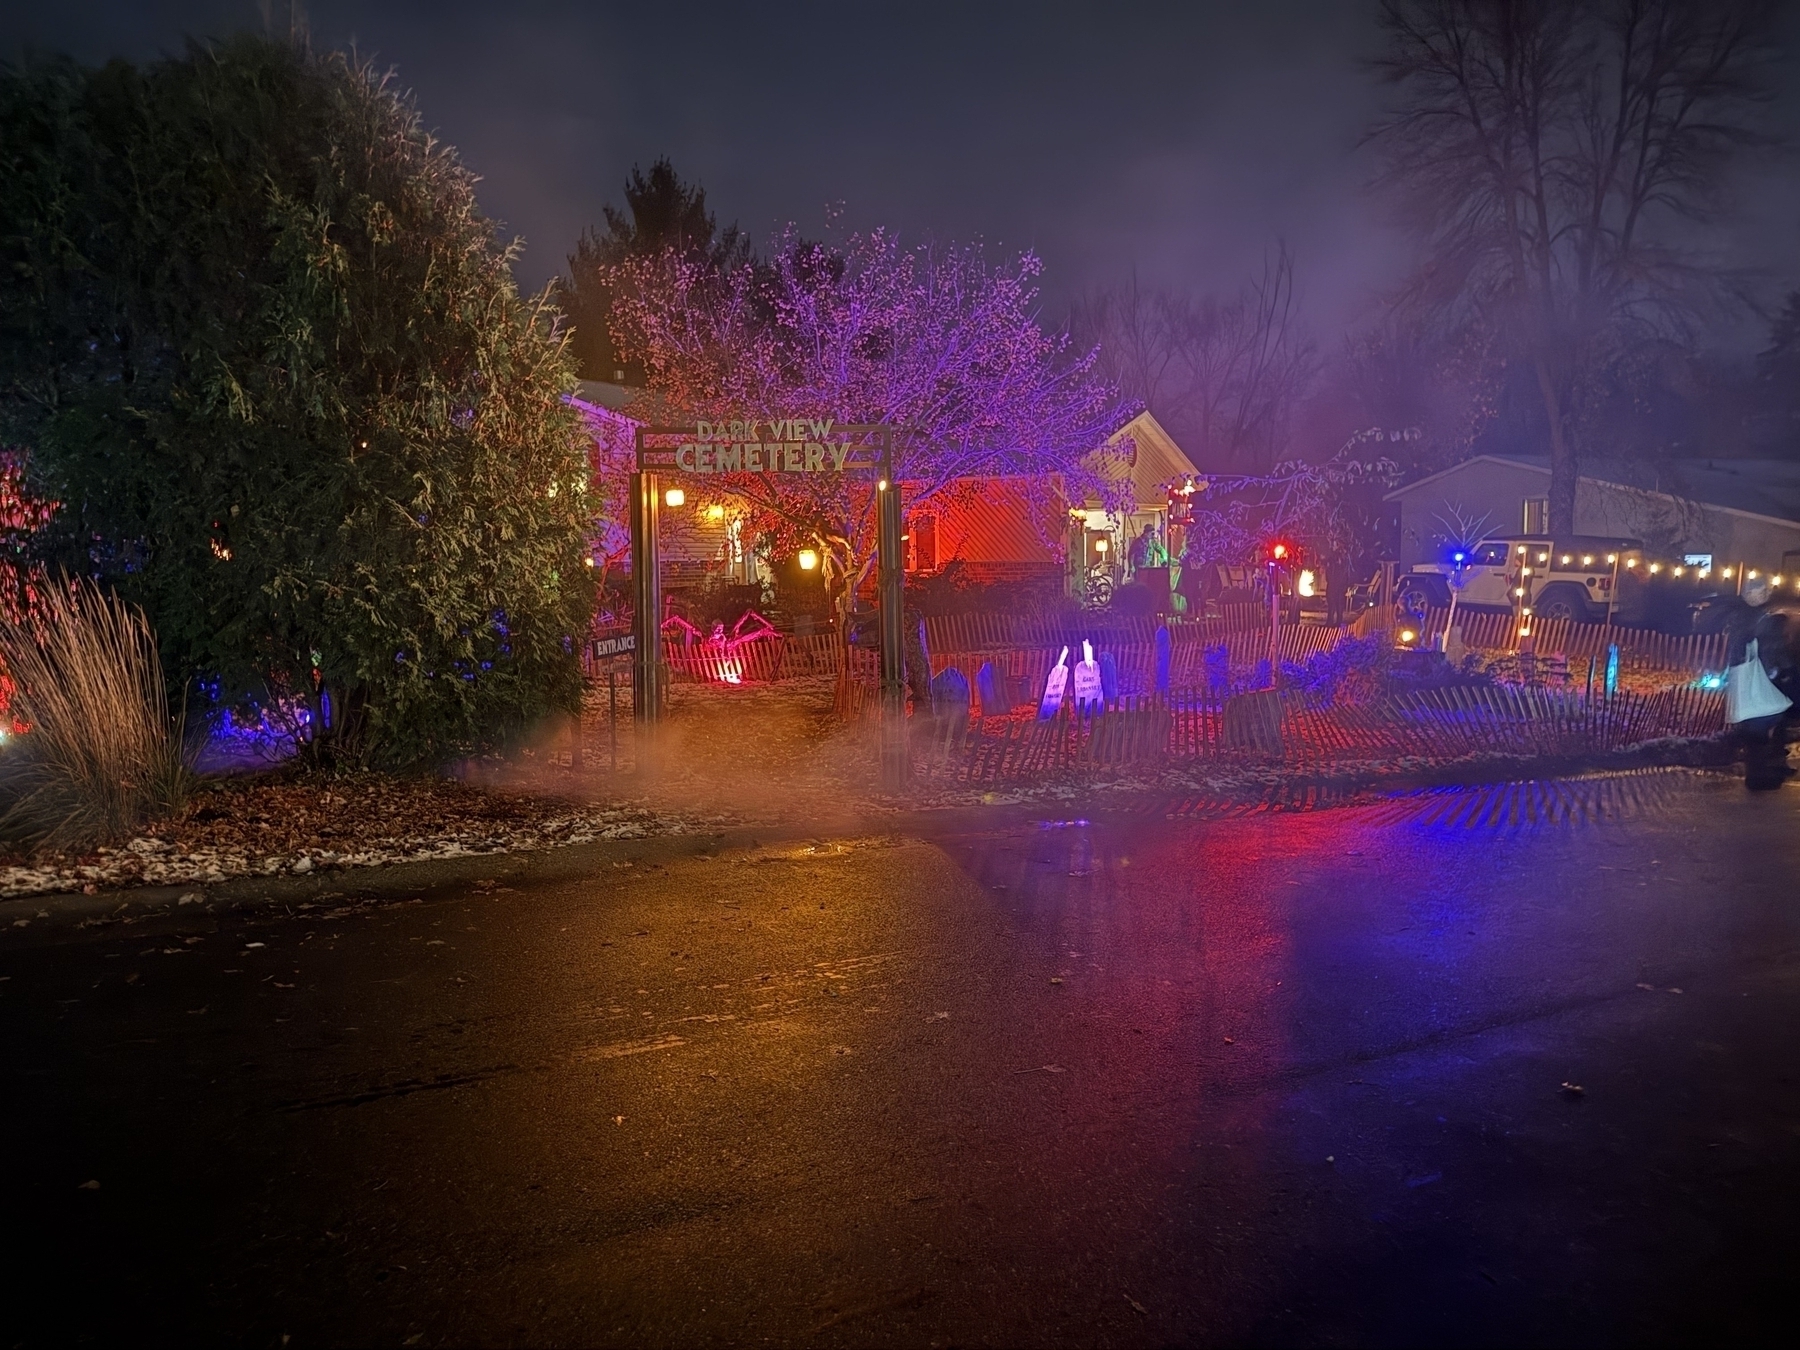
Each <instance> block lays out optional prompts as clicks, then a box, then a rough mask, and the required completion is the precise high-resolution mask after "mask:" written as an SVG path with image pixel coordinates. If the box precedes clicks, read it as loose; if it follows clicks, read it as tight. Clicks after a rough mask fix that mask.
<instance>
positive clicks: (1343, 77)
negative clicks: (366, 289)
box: [0, 0, 1800, 345]
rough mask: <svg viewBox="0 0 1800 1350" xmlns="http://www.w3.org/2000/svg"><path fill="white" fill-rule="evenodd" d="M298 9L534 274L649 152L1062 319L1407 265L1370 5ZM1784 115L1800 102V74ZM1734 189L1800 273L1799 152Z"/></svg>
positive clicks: (743, 214) (1730, 241)
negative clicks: (1016, 289)
mask: <svg viewBox="0 0 1800 1350" xmlns="http://www.w3.org/2000/svg"><path fill="white" fill-rule="evenodd" d="M297 7H298V8H299V9H300V10H301V11H302V14H303V19H304V22H305V24H306V25H307V27H308V28H309V29H310V32H311V34H312V37H313V40H314V42H315V43H316V44H318V45H321V46H334V47H350V46H354V47H355V49H356V50H358V51H360V52H362V53H364V54H366V55H368V56H370V57H372V58H373V59H374V60H375V61H376V62H377V63H378V64H380V65H382V66H384V67H387V66H392V67H393V68H394V69H395V70H396V72H397V75H398V78H399V80H400V81H401V83H402V84H404V85H405V86H407V87H409V88H411V89H412V90H414V91H415V92H416V94H417V96H418V100H419V104H420V106H421V108H422V109H423V111H424V115H425V119H426V122H427V124H428V125H429V126H431V127H434V128H436V129H437V130H438V131H439V132H440V133H441V134H442V135H443V136H444V137H445V138H446V139H448V140H449V141H451V142H452V143H453V144H455V145H456V146H457V147H458V148H459V149H460V150H461V152H462V154H463V156H464V158H465V160H466V161H467V162H468V163H469V164H470V165H471V166H473V168H474V169H475V170H476V171H477V172H479V173H480V174H481V175H482V177H483V179H484V180H485V181H484V183H483V186H482V189H481V198H482V202H483V204H484V206H485V207H486V209H487V210H488V211H489V212H490V214H492V215H494V216H495V217H497V218H498V219H499V220H501V221H502V222H503V223H504V227H505V228H506V229H507V230H508V231H510V232H513V233H516V234H519V235H522V236H523V237H524V240H525V251H524V254H523V256H522V257H521V259H520V262H519V267H518V273H519V279H520V281H521V283H522V284H524V285H526V286H527V287H535V286H537V285H539V284H541V283H542V282H543V281H545V280H546V279H547V278H549V277H550V276H551V275H553V274H554V273H556V272H557V271H559V270H560V269H561V268H562V266H563V260H564V258H565V256H566V254H567V253H568V251H569V249H570V248H571V246H572V245H573V243H574V241H575V239H576V237H577V236H578V235H579V233H580V231H581V230H582V229H583V227H584V226H586V225H588V224H590V223H592V222H594V221H596V220H598V219H599V217H600V211H601V207H602V206H603V205H604V204H605V203H607V202H609V201H612V202H617V201H619V188H620V183H621V181H622V180H623V179H624V177H625V175H626V174H627V173H628V172H629V171H630V169H631V167H632V166H633V165H634V164H641V165H645V166H648V164H649V163H650V162H651V161H652V160H654V159H655V158H656V157H657V156H659V155H664V154H666V155H669V156H670V157H671V158H672V159H673V160H674V163H675V165H676V167H677V169H678V170H679V171H680V172H681V173H682V174H683V175H684V176H686V177H690V178H694V179H698V180H699V181H700V182H701V183H703V184H704V186H705V187H706V188H707V190H708V193H709V195H710V198H711V201H712V202H713V204H714V205H715V206H716V208H717V209H718V211H719V212H720V214H721V216H722V217H724V218H725V219H736V220H737V221H739V222H740V223H741V224H742V225H743V226H744V227H745V228H746V229H748V230H749V231H750V232H751V233H752V235H753V236H755V237H756V238H757V239H758V240H762V239H765V238H766V237H767V236H768V235H769V233H770V232H772V231H773V230H775V229H776V228H778V227H779V226H780V225H781V224H782V223H783V222H785V221H788V220H796V221H798V222H799V224H800V225H801V226H802V227H803V228H804V229H805V230H807V231H808V232H809V233H812V234H816V235H817V234H828V233H829V231H830V230H832V229H834V228H836V229H855V228H861V227H865V226H870V225H876V224H882V225H889V226H893V227H897V228H899V229H901V230H902V231H904V232H906V233H907V234H909V235H917V234H920V233H926V232H929V233H934V234H937V235H940V236H948V237H953V238H971V237H981V238H984V239H986V240H988V241H990V242H991V243H995V244H999V245H1004V246H1007V247H1018V246H1029V247H1032V248H1035V249H1036V250H1038V251H1039V252H1040V253H1041V254H1042V255H1043V257H1044V259H1045V262H1046V263H1047V265H1048V272H1047V275H1046V277H1045V278H1044V291H1045V301H1046V310H1047V312H1048V313H1049V314H1050V315H1051V316H1052V317H1059V316H1060V314H1061V313H1062V312H1063V310H1064V308H1065V306H1066V303H1067V301H1068V300H1069V298H1070V297H1072V296H1074V295H1076V294H1079V293H1081V292H1082V291H1084V290H1086V289H1088V288H1091V287H1096V286H1103V285H1108V284H1111V283H1115V282H1118V281H1121V280H1124V279H1125V278H1127V277H1129V276H1130V275H1131V274H1132V273H1133V271H1135V272H1136V274H1137V276H1138V277H1139V278H1140V280H1143V281H1145V282H1149V283H1171V284H1177V285H1182V286H1187V287H1191V288H1194V289H1197V290H1202V291H1205V290H1212V289H1219V290H1226V289H1233V288H1235V287H1236V285H1237V284H1238V283H1239V282H1240V281H1241V280H1242V279H1243V277H1244V276H1245V275H1246V273H1248V272H1249V271H1250V270H1252V269H1253V268H1255V267H1256V266H1257V265H1258V264H1259V262H1260V260H1261V258H1262V255H1263V253H1264V251H1265V249H1266V248H1267V247H1268V245H1269V244H1270V242H1271V240H1272V239H1274V238H1275V237H1276V236H1281V237H1284V238H1285V239H1286V240H1287V241H1288V243H1289V245H1290V246H1291V247H1292V249H1293V250H1294V252H1295V255H1296V258H1297V264H1298V267H1297V270H1298V274H1299V281H1300V286H1301V290H1302V293H1303V296H1304V300H1305V305H1306V310H1307V313H1308V316H1309V318H1310V320H1311V322H1312V323H1313V325H1314V326H1315V328H1316V331H1318V332H1320V333H1321V334H1322V335H1330V334H1332V333H1333V332H1335V331H1337V330H1340V329H1341V328H1342V327H1343V326H1344V325H1345V324H1347V323H1350V322H1353V321H1354V320H1355V319H1356V318H1357V317H1358V315H1359V314H1362V313H1364V312H1366V307H1367V305H1368V303H1369V301H1370V298H1371V296H1372V295H1373V294H1374V293H1375V292H1377V291H1378V290H1379V289H1380V288H1381V287H1382V286H1383V285H1384V284H1385V283H1387V282H1389V281H1391V280H1392V279H1393V278H1394V277H1395V275H1396V273H1397V271H1398V270H1399V268H1400V267H1401V266H1402V265H1403V261H1404V252H1403V249H1402V247H1401V245H1400V242H1399V241H1398V240H1397V239H1396V238H1395V236H1394V235H1393V234H1392V232H1391V231H1390V230H1389V229H1388V228H1387V227H1386V225H1385V223H1384V213H1383V207H1382V205H1381V203H1379V202H1377V201H1375V200H1372V199H1371V198H1370V197H1369V196H1368V194H1367V193H1366V192H1365V191H1364V188H1365V186H1366V184H1367V182H1368V179H1369V177H1370V173H1371V167H1372V166H1371V165H1370V163H1369V161H1368V159H1367V157H1366V156H1364V155H1361V154H1359V153H1358V152H1357V142H1358V139H1359V136H1360V135H1361V133H1362V132H1363V131H1364V129H1365V128H1366V127H1367V125H1368V123H1369V120H1370V118H1371V116H1372V115H1373V114H1374V112H1375V110H1376V108H1377V107H1378V103H1379V99H1380V96H1381V91H1380V90H1379V88H1378V86H1377V85H1376V84H1375V82H1374V80H1373V78H1372V77H1371V76H1370V74H1369V73H1368V71H1367V69H1366V68H1365V66H1364V64H1363V63H1364V61H1365V60H1366V58H1367V57H1368V56H1369V55H1370V54H1371V53H1372V52H1373V51H1374V50H1376V48H1377V46H1378V41H1377V34H1376V30H1375V25H1374V13H1375V5H1374V4H1373V3H1372V2H1371V3H1364V2H1363V0H1263V2H1262V3H1259V4H1256V5H1243V4H1240V3H1233V2H1230V0H1193V3H1187V4H1181V5H1175V4H1111V5H1083V4H1070V3H1040V4H1005V3H982V4H968V3H940V2H938V0H921V2H919V3H908V4H861V3H859V4H851V3H835V4H826V3H820V4H804V3H801V4H793V3H790V4H757V5H745V4H741V3H728V2H726V0H690V2H689V3H683V4H664V5H658V4H643V3H633V4H605V3H601V4H570V3H561V4H558V3H545V2H543V0H537V2H535V3H531V2H527V3H509V4H503V5H502V4H494V3H492V0H480V2H479V3H478V2H477V0H429V2H426V0H386V2H384V3H370V2H369V0H361V2H359V0H310V2H309V3H305V4H303V5H298V6H297ZM288 23H289V5H288V3H286V0H264V3H261V4H259V3H257V0H69V2H68V3H63V4H58V5H39V6H28V5H24V4H12V5H9V6H7V7H6V12H5V13H4V15H0V53H4V55H5V56H6V57H7V58H8V59H14V58H16V57H17V55H18V54H19V53H20V52H22V51H25V50H30V49H36V50H40V51H67V52H70V53H72V54H74V55H75V56H77V57H78V58H80V59H81V60H83V61H89V62H98V61H102V60H104V59H106V58H108V57H111V56H127V57H131V58H134V59H144V58H148V57H153V56H155V55H157V54H159V53H164V52H171V51H175V50H178V49H179V48H180V45H181V43H182V41H183V38H184V36H185V35H193V36H200V37H205V36H212V35H219V34H223V33H226V32H229V31H232V30H236V29H243V28H251V29H262V28H264V27H265V25H267V26H270V27H273V28H275V29H277V30H281V29H285V28H286V27H287V26H288ZM1785 23H1786V26H1787V29H1788V31H1789V32H1790V33H1792V32H1794V31H1796V23H1795V15H1794V14H1793V12H1792V7H1790V10H1789V12H1788V13H1787V14H1786V16H1785ZM1778 83H1781V84H1783V85H1800V81H1794V80H1791V79H1786V80H1781V81H1778ZM1772 115H1773V118H1774V121H1775V122H1776V123H1777V124H1778V125H1780V126H1784V127H1786V126H1792V125H1795V124H1797V123H1800V91H1796V90H1794V89H1787V88H1784V89H1783V92H1782V93H1781V95H1780V98H1779V100H1778V104H1777V106H1776V107H1775V108H1774V109H1773V110H1772ZM1737 193H1738V195H1739V198H1740V200H1741V202H1742V205H1743V207H1744V210H1743V214H1742V219H1741V220H1740V221H1739V222H1738V223H1737V224H1736V225H1735V226H1734V227H1733V228H1732V229H1731V230H1730V231H1728V232H1726V233H1724V234H1722V235H1721V236H1720V237H1719V238H1718V240H1717V241H1716V242H1717V244H1718V247H1719V249H1720V250H1721V252H1722V253H1723V254H1724V255H1725V256H1726V257H1727V258H1728V259H1729V261H1730V262H1731V263H1733V264H1734V265H1736V266H1741V267H1748V268H1754V269H1758V270H1760V271H1762V272H1763V273H1764V274H1765V279H1764V281H1763V283H1762V284H1761V286H1760V287H1759V289H1760V290H1761V291H1763V292H1764V293H1765V294H1767V295H1768V296H1770V297H1773V296H1776V295H1779V294H1781V293H1783V292H1784V291H1785V290H1786V289H1788V288H1791V287H1792V286H1793V285H1795V284H1797V283H1800V265H1797V263H1796V261H1795V259H1796V248H1795V245H1796V242H1800V172H1796V168H1795V165H1794V164H1793V162H1792V161H1786V162H1781V161H1777V160H1775V159H1771V158H1769V157H1764V158H1762V159H1761V160H1759V161H1757V162H1755V163H1753V164H1750V165H1747V166H1746V168H1745V171H1744V172H1743V173H1742V174H1741V175H1740V181H1739V183H1738V186H1737ZM834 203H841V213H839V212H837V211H834V210H833V209H832V204H834ZM834 221H835V224H834ZM1761 335H1762V329H1761V328H1760V326H1759V325H1750V326H1748V327H1747V329H1746V332H1745V333H1744V334H1742V335H1741V336H1740V339H1739V340H1740V341H1741V342H1743V343H1746V344H1749V345H1754V344H1755V342H1756V341H1757V340H1759V339H1760V337H1761ZM1327 340H1329V337H1328V339H1327Z"/></svg>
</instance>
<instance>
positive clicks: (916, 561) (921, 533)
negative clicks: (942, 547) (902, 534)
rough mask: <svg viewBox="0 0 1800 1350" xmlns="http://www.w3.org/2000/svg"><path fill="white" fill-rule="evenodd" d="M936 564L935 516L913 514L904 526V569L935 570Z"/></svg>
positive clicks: (936, 525)
mask: <svg viewBox="0 0 1800 1350" xmlns="http://www.w3.org/2000/svg"><path fill="white" fill-rule="evenodd" d="M937 565H938V521H937V517H936V516H932V515H917V516H913V517H912V518H911V519H910V520H909V521H908V522H907V527H906V570H907V571H909V572H935V571H937Z"/></svg>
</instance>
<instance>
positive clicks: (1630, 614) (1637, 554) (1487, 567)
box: [1394, 534, 1686, 624]
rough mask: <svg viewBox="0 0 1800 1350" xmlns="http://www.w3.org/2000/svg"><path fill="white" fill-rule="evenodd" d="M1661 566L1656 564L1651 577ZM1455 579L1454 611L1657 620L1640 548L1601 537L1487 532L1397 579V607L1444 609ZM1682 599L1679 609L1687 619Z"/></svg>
mask: <svg viewBox="0 0 1800 1350" xmlns="http://www.w3.org/2000/svg"><path fill="white" fill-rule="evenodd" d="M1661 571H1662V569H1661V568H1660V567H1658V569H1657V574H1658V575H1660V573H1661ZM1459 573H1460V574H1461V579H1462V593H1461V596H1460V598H1459V599H1458V600H1457V605H1458V607H1459V608H1463V609H1472V610H1478V611H1493V610H1507V611H1512V610H1517V609H1520V608H1523V609H1525V610H1527V611H1528V612H1530V613H1531V614H1533V615H1535V616H1537V617H1538V618H1543V619H1574V620H1576V621H1578V622H1581V623H1599V622H1602V621H1604V620H1605V619H1607V618H1609V617H1610V618H1611V619H1612V620H1613V621H1614V622H1616V623H1627V624H1641V623H1652V622H1657V621H1658V620H1659V619H1660V618H1661V614H1660V611H1661V610H1662V609H1663V608H1665V607H1666V606H1665V605H1663V604H1660V603H1659V602H1658V601H1659V596H1658V594H1657V592H1658V590H1659V588H1658V587H1657V586H1656V585H1655V580H1656V578H1655V577H1653V576H1652V573H1651V564H1650V562H1649V561H1648V560H1647V559H1646V557H1645V554H1644V550H1643V545H1642V543H1641V542H1640V541H1638V540H1636V539H1615V538H1608V537H1605V536H1602V535H1586V534H1582V535H1565V536H1562V537H1560V538H1557V537H1552V536H1550V535H1545V534H1516V535H1491V536H1489V537H1488V538H1486V539H1483V540H1481V541H1480V542H1479V543H1476V544H1474V545H1472V546H1467V547H1458V546H1453V547H1452V548H1451V549H1450V550H1449V551H1448V553H1447V556H1446V557H1445V559H1444V560H1443V561H1442V562H1436V563H1420V564H1417V565H1415V566H1414V567H1412V568H1410V569H1408V570H1407V571H1406V572H1404V573H1402V574H1401V575H1400V576H1399V577H1397V578H1396V579H1395V583H1394V602H1395V606H1396V608H1397V609H1399V610H1401V611H1403V612H1406V613H1411V614H1416V615H1423V614H1424V612H1425V611H1426V610H1427V609H1448V608H1449V606H1450V592H1451V589H1452V586H1453V583H1454V582H1455V580H1456V579H1457V576H1458V574H1459ZM1685 606H1686V601H1685V600H1684V601H1683V602H1682V604H1681V607H1680V608H1681V614H1682V616H1683V617H1685V614H1686V608H1685Z"/></svg>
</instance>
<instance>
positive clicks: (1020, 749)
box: [913, 685, 1724, 786]
mask: <svg viewBox="0 0 1800 1350" xmlns="http://www.w3.org/2000/svg"><path fill="white" fill-rule="evenodd" d="M1246 703H1247V704H1248V706H1245V705H1246ZM1234 723H1235V725H1234ZM1723 724H1724V700H1723V696H1722V695H1721V694H1719V693H1717V692H1714V691H1707V690H1699V689H1691V688H1682V689H1666V690H1662V691H1659V692H1657V693H1653V694H1629V693H1623V694H1617V695H1615V696H1614V697H1612V698H1610V699H1608V698H1591V697H1588V696H1587V695H1585V694H1582V693H1576V692H1573V691H1553V690H1545V689H1531V688H1521V687H1517V686H1503V685H1501V686H1453V687H1449V688H1444V689H1437V690H1430V691H1426V692H1422V693H1414V694H1408V695H1404V696H1401V697H1397V698H1389V699H1383V700H1380V701H1378V702H1375V703H1372V704H1366V705H1346V704H1339V705H1335V706H1332V707H1328V708H1325V707H1317V706H1310V705H1309V704H1308V703H1307V702H1306V700H1305V699H1304V698H1301V697H1300V696H1297V695H1286V694H1274V693H1272V692H1264V693H1262V694H1252V695H1247V696H1239V697H1238V698H1234V699H1230V700H1226V699H1218V698H1211V697H1207V696H1204V695H1201V694H1180V693H1177V694H1175V695H1172V696H1146V697H1139V698H1127V699H1122V700H1120V702H1119V703H1118V705H1117V706H1115V707H1113V708H1110V709H1109V710H1107V711H1106V712H1104V713H1101V714H1098V715H1091V714H1088V713H1084V712H1080V711H1077V710H1076V709H1074V708H1073V707H1067V706H1066V707H1065V708H1064V709H1063V710H1062V711H1061V712H1060V713H1059V714H1058V715H1057V716H1055V717H1053V718H1049V719H1044V720H1039V719H1037V718H1035V717H1031V716H1029V715H1027V716H1007V717H1000V718H982V717H979V716H976V717H971V718H967V719H963V718H956V717H949V718H935V719H933V718H925V719H919V720H918V725H917V726H916V727H915V739H914V747H913V764H914V771H915V773H917V774H919V775H920V776H922V777H924V778H926V779H928V780H932V781H948V782H955V783H961V784H965V785H969V786H1000V785H1006V784H1020V783H1026V782H1030V781H1032V780H1034V779H1037V778H1041V777H1042V776H1044V775H1045V774H1049V773H1056V772H1069V771H1081V770H1088V769H1099V768H1108V769H1114V770H1130V769H1151V768H1156V767H1159V766H1161V765H1164V764H1167V763H1169V762H1170V761H1176V760H1181V761H1190V762H1191V761H1206V760H1214V761H1225V762H1236V763H1240V764H1264V765H1269V766H1276V765H1279V766H1281V767H1283V768H1285V769H1287V770H1290V771H1297V772H1302V773H1330V772H1332V771H1341V770H1344V769H1348V768H1352V767H1354V766H1355V765H1357V764H1359V763H1360V764H1370V763H1376V762H1381V763H1385V764H1393V763H1395V762H1397V761H1398V762H1404V761H1407V760H1414V759H1416V760H1419V761H1421V762H1432V763H1442V762H1446V761H1454V760H1458V759H1463V758H1466V757H1471V756H1479V755H1518V756H1522V757H1532V758H1545V757H1549V758H1555V757H1579V756H1586V755H1592V754H1595V753H1604V752H1608V751H1614V750H1620V749H1624V748H1626V747H1629V746H1634V745H1640V744H1642V743H1644V742H1646V741H1650V740H1654V739H1657V738H1660V737H1669V736H1680V737H1698V736H1708V735H1713V734H1716V733H1717V732H1718V731H1720V730H1721V729H1722V727H1723Z"/></svg>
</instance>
